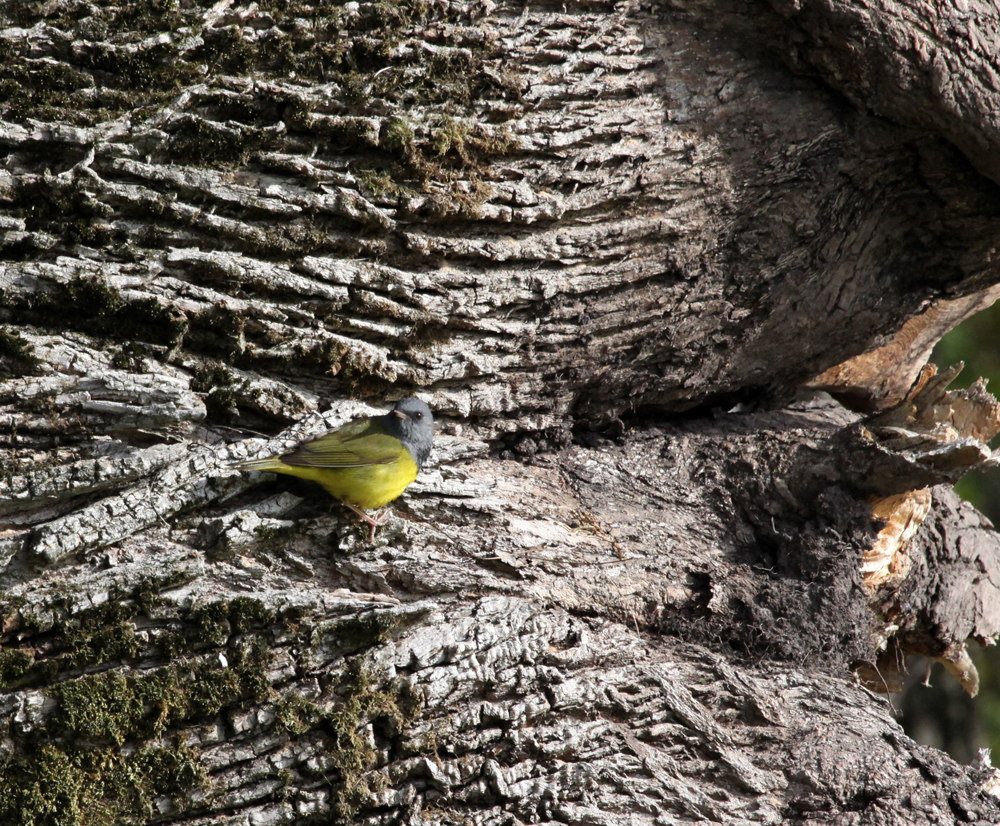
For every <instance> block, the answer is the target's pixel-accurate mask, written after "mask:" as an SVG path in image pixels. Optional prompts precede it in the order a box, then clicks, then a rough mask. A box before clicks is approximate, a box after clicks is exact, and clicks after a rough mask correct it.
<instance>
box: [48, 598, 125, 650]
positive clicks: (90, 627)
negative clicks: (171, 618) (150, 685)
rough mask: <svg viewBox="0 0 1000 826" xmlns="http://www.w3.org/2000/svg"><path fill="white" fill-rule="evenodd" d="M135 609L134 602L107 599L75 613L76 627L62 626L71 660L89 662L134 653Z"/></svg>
mask: <svg viewBox="0 0 1000 826" xmlns="http://www.w3.org/2000/svg"><path fill="white" fill-rule="evenodd" d="M136 610H137V609H136V606H134V605H129V604H126V603H121V602H108V603H106V604H105V605H101V606H98V607H97V608H92V609H90V610H88V611H84V612H82V613H80V614H78V615H77V616H76V617H74V618H73V622H74V623H75V624H76V625H75V627H72V626H71V627H68V628H65V630H64V638H65V640H66V645H67V647H68V648H69V651H70V657H71V659H72V662H73V663H74V664H75V665H92V664H96V663H104V662H108V661H110V660H126V659H131V658H132V657H134V656H136V654H138V653H139V642H138V640H137V639H136V636H135V625H134V624H133V622H132V619H133V617H134V616H135V614H136Z"/></svg>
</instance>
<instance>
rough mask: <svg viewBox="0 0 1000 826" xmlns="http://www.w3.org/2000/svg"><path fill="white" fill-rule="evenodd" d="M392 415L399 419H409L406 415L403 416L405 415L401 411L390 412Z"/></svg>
mask: <svg viewBox="0 0 1000 826" xmlns="http://www.w3.org/2000/svg"><path fill="white" fill-rule="evenodd" d="M392 415H393V416H397V417H399V418H400V419H408V418H410V417H409V416H407V415H406V414H405V413H404V412H403V411H402V410H393V411H392Z"/></svg>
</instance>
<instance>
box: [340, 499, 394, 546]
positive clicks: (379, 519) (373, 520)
mask: <svg viewBox="0 0 1000 826" xmlns="http://www.w3.org/2000/svg"><path fill="white" fill-rule="evenodd" d="M344 504H345V505H347V507H349V508H350V509H351V510H352V511H354V512H355V513H356V514H357V515H358V516H360V517H361V518H362V519H364V520H365V522H367V523H368V524H369V525H371V527H372V532H371V536H369V537H368V539H369V541H370V542H374V541H375V529H376V528H378V527H379V526H381V525H384V524H385V523H386V522H388V521H389V518H390V517H391V516H392V514H391V513H389V511H386V512H385V513H383V514H382V515H381V516H369V515H368V514H367V513H365V512H364V511H363V510H361V508H359V507H358V506H357V505H352V504H351V503H350V502H344Z"/></svg>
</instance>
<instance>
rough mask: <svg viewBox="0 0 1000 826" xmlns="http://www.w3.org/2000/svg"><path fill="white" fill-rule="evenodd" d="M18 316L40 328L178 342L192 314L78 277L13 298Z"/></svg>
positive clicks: (98, 280)
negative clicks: (50, 289) (132, 296)
mask: <svg viewBox="0 0 1000 826" xmlns="http://www.w3.org/2000/svg"><path fill="white" fill-rule="evenodd" d="M8 305H9V306H10V307H11V309H12V315H13V316H14V317H15V318H18V319H20V320H23V321H26V322H28V323H32V324H35V325H37V326H40V327H46V326H52V327H58V328H59V329H66V328H69V329H73V330H80V331H82V332H86V333H91V334H93V335H97V336H101V337H107V338H111V339H114V340H118V341H122V340H125V341H134V340H140V341H147V342H150V343H153V344H165V345H168V346H170V347H175V346H177V345H179V344H180V342H181V341H182V340H183V338H184V335H185V333H186V332H187V329H188V322H187V318H186V317H185V316H184V314H183V313H181V312H180V311H179V310H177V309H176V308H173V307H171V306H168V305H165V304H160V302H159V301H157V300H156V299H154V298H141V299H126V298H125V297H124V296H123V295H122V294H121V293H120V292H119V291H118V290H117V289H115V288H114V287H113V286H112V285H111V284H109V283H108V282H107V281H106V280H105V279H103V278H101V277H100V276H96V275H87V276H77V277H75V278H73V279H71V280H70V281H68V282H66V283H61V284H58V285H57V286H56V288H55V289H54V290H53V291H52V292H50V293H38V294H34V295H31V296H27V297H23V298H20V299H18V300H16V301H11V302H8Z"/></svg>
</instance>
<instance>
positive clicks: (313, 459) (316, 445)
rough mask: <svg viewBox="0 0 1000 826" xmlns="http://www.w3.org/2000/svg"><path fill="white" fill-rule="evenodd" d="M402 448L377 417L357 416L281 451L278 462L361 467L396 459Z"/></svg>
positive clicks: (305, 465)
mask: <svg viewBox="0 0 1000 826" xmlns="http://www.w3.org/2000/svg"><path fill="white" fill-rule="evenodd" d="M405 450H406V449H405V448H404V447H403V443H402V442H401V441H399V439H397V438H396V437H395V436H392V435H390V434H389V433H388V432H387V431H386V429H385V425H384V424H383V423H382V422H381V421H380V419H360V420H358V421H354V422H349V423H348V424H345V425H344V426H343V427H341V428H340V429H338V430H334V431H333V432H331V433H327V434H326V435H325V436H320V437H319V438H317V439H313V440H312V441H309V442H305V443H304V444H301V445H299V446H298V447H296V448H295V449H294V450H292V451H289V452H288V453H284V454H282V455H281V461H282V462H284V463H285V464H286V465H293V466H297V467H331V468H337V467H341V468H347V467H362V466H364V465H382V464H388V463H390V462H396V461H398V460H399V459H400V456H401V455H402V454H403V453H404V452H405ZM407 458H409V456H408V455H407Z"/></svg>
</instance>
